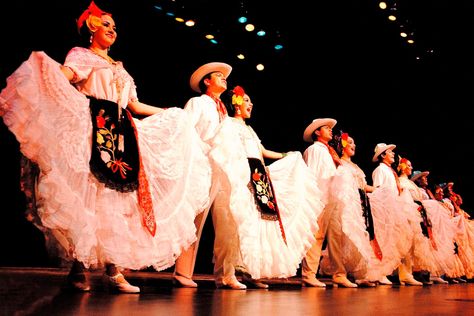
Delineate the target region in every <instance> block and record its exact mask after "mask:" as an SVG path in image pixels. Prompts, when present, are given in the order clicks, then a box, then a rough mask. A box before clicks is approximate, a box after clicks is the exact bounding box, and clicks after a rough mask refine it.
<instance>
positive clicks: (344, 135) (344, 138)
mask: <svg viewBox="0 0 474 316" xmlns="http://www.w3.org/2000/svg"><path fill="white" fill-rule="evenodd" d="M348 139H349V134H347V133H342V135H341V145H342V148H346V146H347V140H348Z"/></svg>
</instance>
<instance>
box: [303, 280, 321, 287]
mask: <svg viewBox="0 0 474 316" xmlns="http://www.w3.org/2000/svg"><path fill="white" fill-rule="evenodd" d="M301 285H302V286H309V287H326V284H325V283H323V282H321V281H319V280H318V279H316V278H311V279H306V278H302V279H301Z"/></svg>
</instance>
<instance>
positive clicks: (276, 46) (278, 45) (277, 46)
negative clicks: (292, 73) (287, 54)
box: [274, 44, 283, 50]
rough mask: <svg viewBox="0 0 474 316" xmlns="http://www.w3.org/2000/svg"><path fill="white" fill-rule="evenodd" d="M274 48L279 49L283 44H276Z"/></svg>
mask: <svg viewBox="0 0 474 316" xmlns="http://www.w3.org/2000/svg"><path fill="white" fill-rule="evenodd" d="M274 48H275V50H280V49H283V45H281V44H276V45H275V46H274Z"/></svg>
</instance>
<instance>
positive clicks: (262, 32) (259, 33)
mask: <svg viewBox="0 0 474 316" xmlns="http://www.w3.org/2000/svg"><path fill="white" fill-rule="evenodd" d="M265 34H266V33H265V31H264V30H260V31H258V32H257V35H258V36H265Z"/></svg>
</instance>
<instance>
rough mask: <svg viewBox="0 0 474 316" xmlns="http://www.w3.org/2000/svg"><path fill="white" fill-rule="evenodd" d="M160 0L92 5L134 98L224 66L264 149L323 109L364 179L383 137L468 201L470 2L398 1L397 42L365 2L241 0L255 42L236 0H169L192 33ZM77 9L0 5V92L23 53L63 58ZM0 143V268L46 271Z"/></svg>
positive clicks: (281, 145) (298, 140) (281, 142)
mask: <svg viewBox="0 0 474 316" xmlns="http://www.w3.org/2000/svg"><path fill="white" fill-rule="evenodd" d="M171 2H172V1H152V0H149V1H146V0H135V1H106V0H103V1H99V0H97V1H96V3H97V4H98V5H99V6H100V7H101V8H102V9H103V10H105V11H110V12H112V13H113V16H114V19H115V20H116V23H117V27H118V35H119V37H118V40H117V42H116V44H115V45H114V46H113V47H112V49H111V52H110V55H111V56H112V57H113V58H114V59H116V60H123V61H124V64H125V67H126V68H127V70H128V71H129V72H130V73H131V75H132V76H133V77H134V78H135V81H136V84H137V87H138V94H139V97H140V99H141V100H142V101H144V102H146V103H149V104H154V105H158V106H163V107H170V106H177V107H183V106H184V104H185V102H186V100H187V99H188V98H190V97H191V96H194V94H193V92H192V91H191V90H190V88H189V86H188V80H189V76H190V74H191V73H192V71H193V70H194V69H195V68H197V67H198V66H200V65H201V64H203V63H206V62H210V61H223V62H227V63H229V64H231V65H232V66H233V67H234V70H233V72H232V74H231V76H230V77H229V87H232V86H233V85H235V84H240V85H242V86H243V87H244V88H246V90H247V92H248V93H249V95H250V96H251V97H252V99H253V103H254V111H253V117H252V119H251V120H250V124H251V125H252V126H253V128H254V129H255V130H256V132H257V133H258V135H259V136H260V138H261V139H262V142H263V144H264V145H265V146H266V147H267V148H269V149H273V150H277V151H289V150H298V151H301V152H302V151H303V150H304V149H305V148H306V146H307V144H305V143H304V142H303V141H302V133H303V130H304V129H305V127H306V126H307V125H308V124H309V123H310V122H311V121H312V120H313V119H314V118H317V117H333V118H335V119H337V120H338V124H337V125H336V129H339V128H341V129H343V130H344V131H347V132H349V133H350V134H352V136H353V137H354V138H355V140H356V143H357V145H358V146H357V154H356V157H355V161H356V162H357V163H358V164H359V165H360V166H361V167H362V168H363V170H364V171H365V172H366V175H367V179H368V181H369V183H370V182H371V173H372V170H373V169H374V168H375V164H373V163H371V157H372V154H373V149H374V147H375V145H376V144H377V143H379V142H385V143H394V144H396V145H397V152H398V153H399V154H401V155H402V156H405V157H407V158H409V159H410V160H411V161H412V163H413V165H414V168H415V170H429V171H430V172H431V174H430V177H429V179H430V181H431V182H432V183H441V182H449V181H452V182H454V183H455V187H454V188H455V190H456V191H457V192H458V193H460V194H461V195H462V196H463V198H464V203H465V205H464V208H465V209H466V210H467V211H470V210H472V209H473V207H474V206H473V204H474V201H473V200H474V196H473V193H474V190H473V189H474V186H473V184H472V176H473V174H474V172H473V171H474V168H473V154H474V150H473V141H472V137H473V132H472V126H473V124H472V122H471V120H472V118H473V114H474V113H473V112H474V111H473V105H474V93H473V87H474V79H473V78H474V71H473V70H474V68H473V66H474V63H473V61H474V49H473V40H474V34H473V33H474V25H473V17H474V10H473V4H472V1H471V0H461V1H455V2H453V1H449V0H398V1H397V9H398V13H399V14H400V16H401V17H402V18H401V20H402V21H407V23H403V24H404V25H405V24H406V26H408V25H409V26H410V30H411V31H414V33H415V40H416V42H415V45H407V44H406V43H404V42H403V41H402V40H401V38H400V36H399V35H398V33H399V25H398V24H397V23H393V22H390V21H388V20H387V18H386V14H385V13H384V12H383V11H381V10H380V9H379V8H378V5H377V4H378V1H375V0H353V1H348V0H345V1H323V3H320V1H317V2H312V1H283V0H256V1H244V2H243V4H244V7H245V10H246V11H248V13H249V15H250V16H251V17H252V18H253V22H254V23H255V24H257V25H260V26H262V27H264V28H267V30H269V31H268V34H269V35H268V38H267V39H263V40H260V39H259V40H257V39H255V36H254V35H249V34H244V33H243V32H240V31H238V30H237V28H236V25H235V23H234V22H233V21H235V18H236V17H237V15H238V13H239V10H240V9H241V7H242V1H238V0H227V1H217V0H200V1H198V0H196V1H176V3H178V6H177V7H178V8H180V9H182V10H183V12H187V13H188V14H189V15H188V16H189V17H194V18H195V19H197V20H198V23H201V22H202V23H201V24H198V25H197V26H199V25H201V29H199V27H197V28H196V29H189V28H187V27H185V26H183V25H182V24H178V23H176V22H175V21H173V20H172V19H171V18H168V17H166V16H165V15H163V14H162V13H161V12H158V11H157V10H156V9H154V7H153V6H154V5H156V4H161V3H171ZM388 2H389V3H393V1H388ZM88 4H89V1H83V0H81V1H63V0H56V1H55V0H44V1H33V0H31V1H28V0H15V1H9V2H8V3H7V4H2V9H1V10H2V18H1V19H0V32H1V39H2V48H1V50H0V54H1V55H2V57H1V59H0V60H1V67H0V80H1V82H0V88H3V87H4V86H5V84H6V82H5V79H6V78H7V77H8V75H10V74H11V73H12V72H13V71H14V70H15V69H16V68H17V67H18V66H19V65H20V64H21V62H23V61H24V60H26V59H27V58H28V56H29V54H30V52H31V51H33V50H42V51H45V52H46V53H47V54H48V55H49V56H51V57H52V58H54V59H55V60H57V61H58V62H62V61H63V60H64V57H65V55H66V53H67V52H68V50H69V49H70V48H71V47H73V46H75V45H76V44H77V40H78V35H77V31H76V29H75V19H76V18H77V17H78V16H79V15H80V13H81V12H82V10H84V9H85V8H86V7H87V6H88ZM310 7H311V9H310ZM313 7H315V8H313ZM206 27H207V28H209V29H217V30H218V31H217V34H218V38H219V39H220V41H221V42H220V44H219V45H212V44H210V43H209V42H208V41H206V40H205V39H203V33H202V32H203V31H204V29H205V28H206ZM275 34H278V35H279V39H280V40H281V41H282V42H283V43H284V44H285V45H286V46H285V48H284V49H283V50H282V51H279V52H275V51H273V50H271V49H269V43H270V42H271V40H272V38H273V39H274V38H275ZM290 35H291V36H290ZM272 36H273V37H272ZM237 48H245V49H247V50H248V51H249V59H248V60H247V61H240V60H237V59H236V58H235V57H234V56H235V52H236V51H237ZM417 56H418V57H420V59H416V57H417ZM257 61H262V62H265V63H266V69H265V71H263V72H257V71H255V67H254V64H255V62H257ZM0 145H1V148H2V155H1V166H2V169H3V173H2V182H3V183H2V187H3V189H2V191H1V192H0V194H1V200H0V201H1V202H0V210H1V216H2V223H3V227H4V228H3V229H1V230H0V231H1V234H0V253H1V256H0V265H4V266H54V265H56V264H57V263H56V262H55V261H54V260H51V259H50V258H48V256H47V254H46V252H45V250H44V247H43V240H42V236H41V233H40V232H39V231H38V230H37V229H36V228H34V227H33V226H32V225H31V224H30V223H28V222H27V221H26V220H25V219H24V216H23V212H24V198H23V196H22V194H21V192H20V191H19V184H18V176H19V151H18V144H17V142H16V140H15V138H14V136H13V135H12V134H11V133H10V132H9V131H8V129H7V128H6V127H5V126H4V125H3V122H2V123H1V124H0ZM209 219H210V217H209ZM212 239H213V231H212V223H210V222H209V221H208V223H207V226H206V228H205V232H204V240H203V241H202V244H201V250H200V251H201V255H200V256H199V257H198V261H199V262H198V265H197V267H196V272H197V273H199V272H206V273H208V272H211V271H212V264H211V256H212V250H211V249H212Z"/></svg>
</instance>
